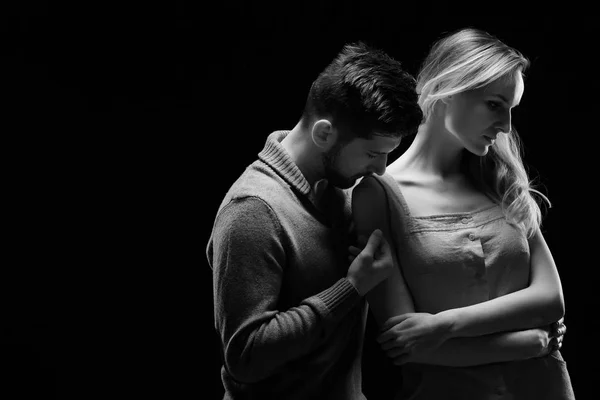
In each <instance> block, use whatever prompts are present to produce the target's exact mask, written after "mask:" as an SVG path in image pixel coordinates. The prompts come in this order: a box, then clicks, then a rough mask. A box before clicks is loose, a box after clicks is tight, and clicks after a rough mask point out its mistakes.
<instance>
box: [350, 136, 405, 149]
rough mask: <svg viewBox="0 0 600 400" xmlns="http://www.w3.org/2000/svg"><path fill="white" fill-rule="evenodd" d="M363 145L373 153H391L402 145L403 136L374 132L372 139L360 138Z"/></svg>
mask: <svg viewBox="0 0 600 400" xmlns="http://www.w3.org/2000/svg"><path fill="white" fill-rule="evenodd" d="M360 140H361V145H362V146H364V147H365V148H366V149H367V150H368V151H371V152H373V153H390V152H392V151H393V150H395V149H396V147H398V146H399V145H400V142H401V140H402V139H401V138H400V137H396V136H389V135H381V134H377V133H374V134H373V135H372V136H371V138H370V139H360Z"/></svg>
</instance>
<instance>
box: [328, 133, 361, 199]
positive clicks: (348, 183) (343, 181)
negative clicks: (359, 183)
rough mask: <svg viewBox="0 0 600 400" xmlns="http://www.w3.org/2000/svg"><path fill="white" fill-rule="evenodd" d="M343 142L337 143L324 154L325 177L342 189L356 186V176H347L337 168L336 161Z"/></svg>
mask: <svg viewBox="0 0 600 400" xmlns="http://www.w3.org/2000/svg"><path fill="white" fill-rule="evenodd" d="M343 147H344V145H343V144H339V143H336V144H335V145H334V146H333V147H332V148H331V149H330V150H329V151H328V152H327V153H325V154H323V156H322V157H323V167H324V172H325V179H327V181H328V182H329V183H330V184H332V185H333V186H335V187H338V188H340V189H349V188H351V187H352V186H354V183H355V182H356V178H354V177H351V178H347V177H345V176H344V175H342V174H341V173H340V172H339V171H338V170H337V169H336V166H335V164H336V161H337V158H338V155H339V154H340V152H341V150H342V148H343Z"/></svg>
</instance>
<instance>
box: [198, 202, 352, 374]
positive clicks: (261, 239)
mask: <svg viewBox="0 0 600 400" xmlns="http://www.w3.org/2000/svg"><path fill="white" fill-rule="evenodd" d="M283 234H284V232H283V231H282V228H281V226H280V224H279V222H278V220H277V218H276V216H275V215H274V213H273V211H272V210H271V209H270V207H269V206H268V205H267V204H265V202H263V201H262V200H260V199H258V198H254V197H248V198H244V199H241V200H236V201H233V202H231V203H229V204H228V205H226V206H225V207H224V208H223V209H222V210H221V212H220V213H219V214H218V216H217V219H216V221H215V226H214V229H213V234H212V249H211V252H210V253H209V262H211V265H212V268H213V289H214V307H215V310H214V312H215V324H216V328H217V331H218V334H219V336H220V339H221V341H222V346H223V356H224V361H225V367H226V368H227V370H228V371H229V373H230V374H231V375H232V376H233V377H234V378H235V379H236V380H238V381H239V382H243V383H251V382H256V381H259V380H262V379H265V378H267V377H269V376H270V375H272V374H273V373H274V372H276V371H277V370H278V368H281V367H282V366H283V365H285V364H286V363H289V362H292V361H294V360H297V359H299V358H300V357H302V356H303V355H306V354H308V353H309V352H311V351H312V350H314V349H316V348H317V347H318V346H319V344H321V343H322V342H323V341H324V340H325V339H326V338H327V337H328V336H329V333H330V332H331V331H333V330H335V326H336V323H337V322H338V321H339V320H340V319H341V318H343V317H344V316H345V315H346V314H347V313H348V311H350V310H351V309H352V308H353V307H354V306H355V305H356V304H357V302H358V301H359V299H360V297H359V295H358V293H357V291H356V290H355V289H354V287H353V286H352V284H351V283H350V282H349V281H348V280H347V279H346V278H343V279H340V280H339V281H337V282H336V283H334V284H333V285H332V286H331V287H329V288H328V289H326V290H324V291H322V292H320V293H317V294H315V295H314V296H312V297H309V298H307V299H305V300H303V301H302V302H300V304H298V305H297V306H295V307H293V308H290V309H288V310H278V309H277V304H278V297H279V292H280V290H281V286H282V285H281V284H282V277H283V274H284V273H285V263H286V256H287V255H286V250H285V247H284V246H283V245H282V243H283V242H284V239H283V236H282V235H283Z"/></svg>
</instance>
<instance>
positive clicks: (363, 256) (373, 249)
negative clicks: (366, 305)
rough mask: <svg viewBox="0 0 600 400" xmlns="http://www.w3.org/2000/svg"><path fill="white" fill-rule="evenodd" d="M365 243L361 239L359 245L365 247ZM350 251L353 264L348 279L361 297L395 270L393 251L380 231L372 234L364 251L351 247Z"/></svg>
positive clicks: (377, 230)
mask: <svg viewBox="0 0 600 400" xmlns="http://www.w3.org/2000/svg"><path fill="white" fill-rule="evenodd" d="M364 242H365V240H364V238H361V239H359V243H358V245H359V246H361V247H363V246H362V245H363V243H364ZM349 251H350V256H349V259H350V261H351V264H350V268H349V269H348V274H347V278H348V280H349V281H350V282H351V283H352V285H354V287H355V288H356V290H357V291H358V293H359V294H360V295H361V296H364V295H365V294H367V293H368V292H369V291H370V290H371V289H373V288H374V287H375V286H377V285H378V284H379V283H380V282H381V281H383V280H384V279H385V278H387V277H388V276H389V275H390V273H391V272H392V268H394V260H393V258H392V249H391V248H390V245H389V244H388V242H387V240H385V237H384V236H383V233H381V231H380V230H379V229H376V230H374V231H373V232H372V233H371V236H369V240H368V241H367V242H366V244H364V248H362V250H361V248H360V247H355V246H350V248H349Z"/></svg>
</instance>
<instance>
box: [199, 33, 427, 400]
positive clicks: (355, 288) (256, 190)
mask: <svg viewBox="0 0 600 400" xmlns="http://www.w3.org/2000/svg"><path fill="white" fill-rule="evenodd" d="M421 119H422V112H421V110H420V108H419V106H418V104H417V94H416V91H415V80H414V78H413V77H412V76H411V75H409V74H408V73H407V72H405V71H404V70H403V69H402V67H401V65H400V63H399V62H398V61H396V60H394V59H392V58H391V57H389V56H388V55H386V54H385V53H384V52H382V51H380V50H376V49H372V48H370V47H368V46H366V45H365V44H363V43H357V44H349V45H346V46H345V47H344V48H343V49H342V51H341V52H340V53H339V54H338V56H337V57H336V58H335V59H334V60H333V61H332V62H331V64H330V65H329V66H327V68H326V69H325V70H324V71H323V72H322V73H321V74H320V75H319V76H318V77H317V79H316V80H315V81H314V82H313V84H312V86H311V89H310V91H309V94H308V98H307V101H306V105H305V108H304V112H303V114H302V117H301V118H300V121H299V122H298V123H297V124H296V126H295V127H294V128H293V129H292V130H291V131H276V132H273V133H271V134H270V135H269V137H268V139H267V141H266V144H265V147H264V149H263V150H262V151H261V152H260V153H259V155H258V160H256V161H255V162H254V163H252V164H251V165H250V166H249V167H248V168H247V169H246V171H245V172H244V173H243V174H242V175H241V176H240V177H239V178H238V179H237V180H236V182H235V183H234V184H233V185H232V186H231V188H230V189H229V191H228V192H227V194H226V195H225V197H224V199H223V201H222V203H221V205H220V207H219V210H218V212H217V215H216V218H215V222H214V226H213V231H212V234H211V237H210V239H209V243H208V246H207V257H208V261H209V264H210V266H211V268H212V269H213V288H214V315H215V324H216V329H217V332H218V335H219V337H220V339H221V346H222V355H223V360H224V365H223V367H222V374H221V375H222V380H223V385H224V387H225V396H224V398H225V399H241V398H244V399H247V398H252V399H271V398H273V399H279V400H283V399H329V400H333V399H344V400H352V399H364V395H363V393H362V388H361V371H360V362H361V349H362V339H363V332H364V327H365V321H366V306H365V301H364V295H365V294H366V293H367V292H369V290H371V289H372V288H373V287H374V286H376V285H377V284H378V283H380V282H381V281H382V280H383V279H385V278H386V277H387V276H388V274H389V273H390V272H391V268H392V260H391V253H390V251H389V246H388V245H387V243H386V242H385V240H384V239H383V237H382V236H381V233H380V232H379V231H376V232H374V233H373V235H371V237H370V238H369V239H368V242H367V245H366V246H365V247H364V249H363V251H362V253H360V255H359V256H358V257H356V259H354V261H352V263H350V262H349V261H348V246H349V245H350V244H351V236H350V235H349V232H350V228H351V227H350V221H351V216H350V198H349V193H348V191H347V190H346V189H349V188H351V187H352V186H353V185H354V184H355V183H356V181H357V180H358V179H359V178H361V177H363V176H365V175H367V174H372V173H376V174H383V173H384V172H385V168H386V165H387V156H388V154H389V153H390V152H391V151H392V150H394V149H395V148H396V147H397V146H398V145H399V143H400V140H401V138H402V137H403V136H406V135H410V134H413V133H415V132H416V130H417V128H418V125H419V123H420V122H421Z"/></svg>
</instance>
